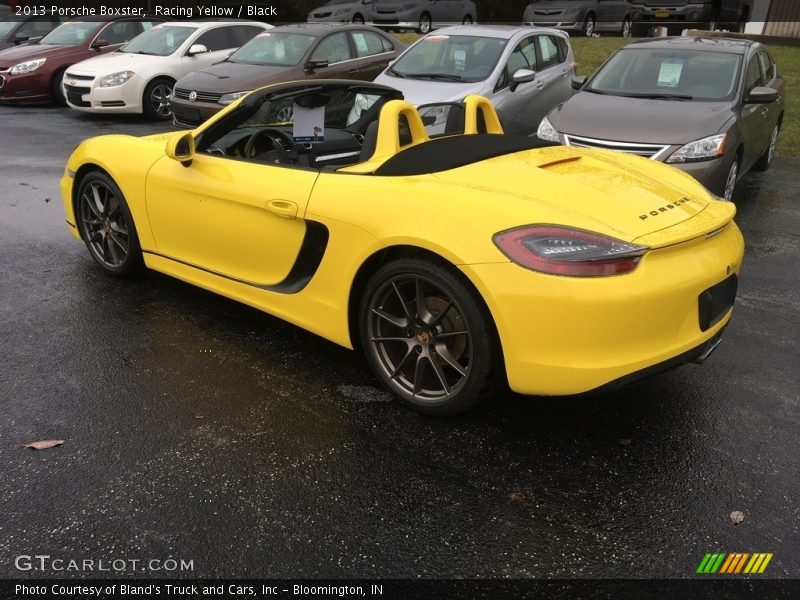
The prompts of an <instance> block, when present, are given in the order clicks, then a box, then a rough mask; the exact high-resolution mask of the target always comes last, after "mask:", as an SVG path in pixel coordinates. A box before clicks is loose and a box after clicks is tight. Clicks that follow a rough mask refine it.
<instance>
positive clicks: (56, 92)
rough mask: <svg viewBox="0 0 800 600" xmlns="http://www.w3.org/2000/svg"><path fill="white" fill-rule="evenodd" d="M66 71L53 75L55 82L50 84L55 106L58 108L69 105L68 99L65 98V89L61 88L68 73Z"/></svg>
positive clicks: (62, 70)
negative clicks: (65, 74)
mask: <svg viewBox="0 0 800 600" xmlns="http://www.w3.org/2000/svg"><path fill="white" fill-rule="evenodd" d="M66 71H67V70H66V69H61V70H60V71H56V73H55V75H53V80H52V81H51V82H50V88H51V90H50V93H51V94H52V96H53V104H55V105H56V106H66V105H67V99H66V97H65V96H64V89H63V88H62V87H61V84H62V83H63V82H64V73H66Z"/></svg>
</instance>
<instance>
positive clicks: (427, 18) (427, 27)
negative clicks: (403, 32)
mask: <svg viewBox="0 0 800 600" xmlns="http://www.w3.org/2000/svg"><path fill="white" fill-rule="evenodd" d="M432 29H433V21H431V15H430V13H427V12H424V13H422V15H420V17H419V25H417V33H421V34H423V35H425V34H427V33H430V32H431V30H432Z"/></svg>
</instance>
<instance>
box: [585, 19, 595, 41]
mask: <svg viewBox="0 0 800 600" xmlns="http://www.w3.org/2000/svg"><path fill="white" fill-rule="evenodd" d="M594 30H595V19H594V15H586V20H585V21H584V22H583V35H584V37H587V38H590V37H592V36H593V35H594Z"/></svg>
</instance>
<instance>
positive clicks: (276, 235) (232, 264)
mask: <svg viewBox="0 0 800 600" xmlns="http://www.w3.org/2000/svg"><path fill="white" fill-rule="evenodd" d="M317 176H318V172H317V171H313V170H306V169H297V168H288V167H284V166H279V165H273V164H263V163H262V164H259V163H254V162H248V161H245V160H241V159H236V158H229V157H224V156H215V155H208V154H202V153H198V154H196V155H195V156H194V160H192V162H191V164H190V165H189V166H183V164H181V163H179V162H176V161H174V160H171V159H169V158H167V157H166V156H165V157H164V158H163V159H160V160H159V161H158V162H157V163H156V164H155V165H154V166H153V167H152V168H151V169H150V172H149V173H148V175H147V182H146V201H147V212H148V216H149V219H150V226H151V228H152V233H153V237H154V239H155V243H156V246H157V249H156V252H157V253H158V254H159V255H161V256H164V257H166V258H170V259H173V260H177V261H181V262H184V263H187V264H189V265H192V266H195V267H199V268H201V269H204V270H207V271H211V272H213V273H216V274H219V275H223V276H225V277H228V278H231V279H235V280H239V281H243V282H247V283H251V284H255V285H259V286H270V285H275V284H278V283H280V282H281V281H283V280H284V278H286V276H287V275H288V274H289V272H290V270H291V268H292V265H293V264H294V262H295V259H296V258H297V255H298V253H299V251H300V247H301V245H302V242H303V237H304V235H305V231H306V226H305V222H304V221H303V216H304V215H305V211H306V206H307V203H308V198H309V195H310V194H311V190H312V188H313V187H314V183H315V181H316V179H317Z"/></svg>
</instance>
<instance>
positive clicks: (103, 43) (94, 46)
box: [92, 38, 111, 50]
mask: <svg viewBox="0 0 800 600" xmlns="http://www.w3.org/2000/svg"><path fill="white" fill-rule="evenodd" d="M110 45H111V42H109V41H108V40H104V39H103V38H100V39H99V40H95V41H94V43H93V44H92V50H100V48H105V47H106V46H110Z"/></svg>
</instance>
